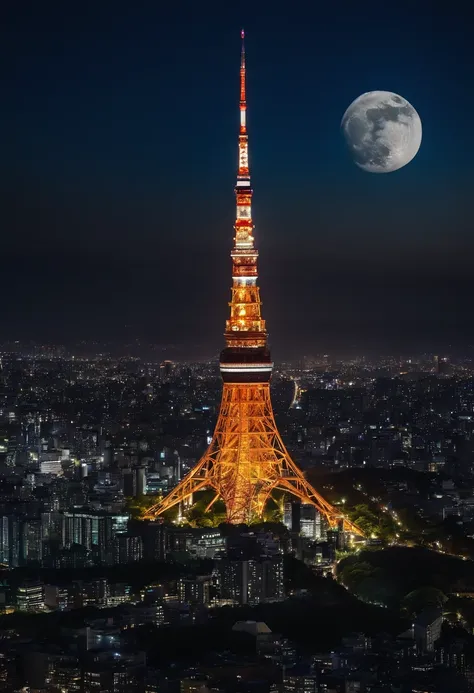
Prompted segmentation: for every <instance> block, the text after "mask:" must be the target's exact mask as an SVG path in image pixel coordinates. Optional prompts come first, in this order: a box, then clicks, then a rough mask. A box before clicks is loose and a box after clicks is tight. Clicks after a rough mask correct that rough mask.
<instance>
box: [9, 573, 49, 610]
mask: <svg viewBox="0 0 474 693" xmlns="http://www.w3.org/2000/svg"><path fill="white" fill-rule="evenodd" d="M16 603H17V607H18V610H19V611H39V610H41V609H43V607H44V585H43V583H42V582H37V581H35V580H27V581H25V582H23V583H22V584H21V585H19V587H18V590H17V593H16Z"/></svg>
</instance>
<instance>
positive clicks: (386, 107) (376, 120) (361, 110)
mask: <svg viewBox="0 0 474 693" xmlns="http://www.w3.org/2000/svg"><path fill="white" fill-rule="evenodd" d="M341 127H342V131H343V133H344V137H345V140H346V142H347V145H348V147H349V149H350V151H351V154H352V157H353V159H354V161H355V163H356V164H357V166H360V168H362V169H364V171H369V172H370V173H389V172H390V171H396V170H397V169H399V168H402V167H403V166H406V165H407V164H408V163H409V162H410V161H411V160H412V159H413V158H414V157H415V156H416V154H417V152H418V150H419V148H420V144H421V120H420V116H419V115H418V113H417V112H416V111H415V109H414V108H413V106H412V105H411V104H410V103H408V101H407V100H406V99H404V98H403V96H399V95H398V94H394V93H393V92H391V91H369V92H367V93H365V94H362V95H361V96H359V97H358V98H357V99H356V100H355V101H353V102H352V103H351V105H350V106H349V108H348V109H347V111H346V112H345V113H344V116H343V118H342V122H341Z"/></svg>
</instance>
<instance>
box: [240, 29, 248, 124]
mask: <svg viewBox="0 0 474 693" xmlns="http://www.w3.org/2000/svg"><path fill="white" fill-rule="evenodd" d="M240 38H241V40H242V49H241V52H240V132H241V133H245V132H247V124H246V118H245V116H246V110H247V97H246V94H245V43H244V39H245V31H244V30H243V29H242V30H241V32H240Z"/></svg>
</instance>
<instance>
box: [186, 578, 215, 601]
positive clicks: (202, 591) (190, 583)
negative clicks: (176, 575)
mask: <svg viewBox="0 0 474 693" xmlns="http://www.w3.org/2000/svg"><path fill="white" fill-rule="evenodd" d="M211 583H212V578H211V576H210V575H198V576H197V577H195V578H180V579H179V581H178V595H179V600H180V601H181V602H184V603H186V604H195V605H199V606H207V604H209V602H210V600H211V597H210V591H211Z"/></svg>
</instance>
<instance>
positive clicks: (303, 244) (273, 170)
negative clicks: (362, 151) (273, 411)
mask: <svg viewBox="0 0 474 693" xmlns="http://www.w3.org/2000/svg"><path fill="white" fill-rule="evenodd" d="M7 4H8V6H9V9H7V10H6V11H5V9H4V11H3V23H2V24H3V27H2V36H0V52H1V56H0V63H1V65H2V68H1V70H2V78H3V79H2V101H3V105H2V109H1V111H2V112H1V115H0V125H1V131H2V142H1V148H2V156H1V163H0V171H1V187H2V190H1V218H2V224H1V227H2V263H1V272H0V276H1V283H2V296H3V301H2V304H1V305H2V333H3V336H4V337H8V338H17V339H18V338H20V339H23V338H32V339H36V340H39V339H41V340H48V341H51V342H54V341H63V342H67V341H72V340H74V341H75V340H80V339H90V338H94V337H95V338H100V339H106V338H107V339H108V338H113V339H116V340H130V337H132V336H137V337H139V338H144V339H147V340H152V341H156V342H159V343H170V342H186V343H189V344H190V345H193V344H197V343H200V344H202V345H204V348H205V349H207V350H208V351H209V353H211V352H217V350H218V349H220V348H221V346H222V332H223V327H224V325H223V323H224V320H225V317H226V311H227V301H228V299H229V296H230V291H229V287H230V260H229V251H230V247H231V242H232V235H233V229H232V225H233V219H234V214H235V206H234V196H233V186H234V180H235V173H236V161H237V134H238V77H239V72H238V69H239V50H240V46H239V42H240V38H239V30H240V27H241V25H243V26H244V27H245V29H246V36H247V39H246V48H247V66H248V108H249V111H248V124H249V135H250V157H251V169H252V179H253V187H254V191H255V194H254V206H253V212H254V221H255V224H256V239H257V243H258V247H259V249H260V253H261V260H260V276H261V286H262V294H263V301H264V314H265V317H266V319H267V323H268V327H269V330H270V334H271V342H272V344H273V346H274V351H275V352H276V353H275V355H276V356H277V357H278V355H280V356H281V355H286V354H290V353H291V354H295V355H296V354H302V353H311V352H316V351H319V350H330V349H338V350H339V351H344V350H345V349H349V348H351V347H352V346H354V345H355V346H360V347H369V346H370V347H379V346H381V347H384V348H389V349H390V348H391V347H393V348H394V349H398V348H405V347H406V348H415V347H418V346H423V347H425V346H426V347H430V346H431V347H432V348H433V349H437V348H440V347H443V348H445V347H446V348H448V347H447V345H449V344H452V345H454V346H456V347H464V346H465V345H467V344H469V343H471V340H474V328H473V325H472V319H471V314H472V310H471V297H472V294H473V289H474V280H473V277H472V269H471V268H472V265H473V260H474V242H473V239H472V229H473V219H474V211H473V194H472V187H473V186H472V184H473V183H474V178H473V174H472V162H473V155H474V144H473V139H472V113H473V112H474V90H473V89H472V75H473V74H474V49H473V48H471V46H470V43H471V39H472V35H471V29H470V23H469V17H468V16H467V15H466V16H462V14H460V13H459V11H458V10H459V6H458V8H457V9H456V7H455V6H456V3H454V4H453V5H452V7H453V8H454V9H453V12H452V14H449V12H450V9H449V7H450V6H449V5H443V4H442V3H433V2H429V3H428V2H424V0H417V2H413V0H412V1H411V2H405V3H403V2H401V3H397V4H396V5H394V4H393V3H380V2H377V3H375V2H374V3H372V2H370V1H369V2H365V3H353V2H337V3H333V2H329V3H319V2H296V3H284V4H283V3H279V2H273V3H266V2H257V1H255V2H250V3H233V4H232V5H233V6H232V5H231V3H214V2H209V3H207V2H200V3H196V2H189V1H187V0H184V2H169V3H166V4H165V9H159V5H160V4H161V3H156V2H140V1H137V2H134V3H130V2H123V1H120V0H116V2H113V3H112V2H110V3H109V2H108V1H106V0H101V1H100V2H91V3H87V2H85V3H79V2H70V3H64V2H61V3H60V2H57V3H56V2H45V3H37V2H33V1H31V2H21V1H20V0H18V1H17V2H8V3H7ZM163 4H164V3H163ZM437 6H439V7H440V9H439V11H438V12H436V9H433V8H436V7H437ZM97 8H99V9H97ZM455 9H456V11H454V10H455ZM373 89H381V90H389V91H395V92H397V93H399V94H401V95H402V96H404V97H405V98H406V99H408V100H409V101H410V102H411V103H412V104H413V105H414V106H415V108H416V109H417V111H418V113H419V114H420V116H421V119H422V122H423V142H422V146H421V149H420V152H419V154H418V155H417V157H416V158H415V159H414V160H413V162H412V163H411V164H409V165H408V166H407V167H406V168H404V169H402V170H400V171H397V172H394V173H390V174H384V175H376V174H369V173H365V172H363V171H361V170H360V169H358V168H357V167H356V166H355V165H354V163H353V162H352V161H351V159H350V157H349V155H348V153H347V151H346V149H345V145H344V141H343V138H342V136H341V132H340V129H339V125H340V121H341V118H342V115H343V113H344V111H345V109H346V108H347V106H348V105H349V103H350V102H351V101H352V100H353V99H354V98H356V97H357V96H358V95H359V94H361V93H363V92H365V91H370V90H373ZM191 352H192V348H191V347H190V355H191Z"/></svg>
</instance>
